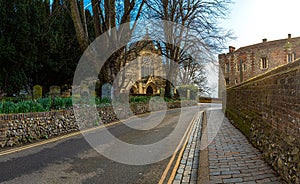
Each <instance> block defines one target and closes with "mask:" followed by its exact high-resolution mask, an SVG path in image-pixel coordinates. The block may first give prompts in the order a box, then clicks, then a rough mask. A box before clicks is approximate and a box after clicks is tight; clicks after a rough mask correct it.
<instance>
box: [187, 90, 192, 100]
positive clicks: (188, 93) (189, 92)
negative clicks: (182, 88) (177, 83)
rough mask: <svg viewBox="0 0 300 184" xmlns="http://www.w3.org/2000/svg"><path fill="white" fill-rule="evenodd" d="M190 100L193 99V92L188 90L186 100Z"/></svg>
mask: <svg viewBox="0 0 300 184" xmlns="http://www.w3.org/2000/svg"><path fill="white" fill-rule="evenodd" d="M190 98H191V90H189V89H188V90H187V92H186V99H187V100H190Z"/></svg>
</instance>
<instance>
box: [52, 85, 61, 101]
mask: <svg viewBox="0 0 300 184" xmlns="http://www.w3.org/2000/svg"><path fill="white" fill-rule="evenodd" d="M60 92H61V91H60V87H59V86H50V88H49V95H50V97H52V98H53V97H60Z"/></svg>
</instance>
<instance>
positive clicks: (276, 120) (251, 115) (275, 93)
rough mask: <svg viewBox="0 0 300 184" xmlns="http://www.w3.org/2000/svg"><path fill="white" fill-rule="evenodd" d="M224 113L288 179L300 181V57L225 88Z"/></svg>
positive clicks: (295, 181) (293, 181)
mask: <svg viewBox="0 0 300 184" xmlns="http://www.w3.org/2000/svg"><path fill="white" fill-rule="evenodd" d="M226 97H227V100H226V103H227V104H226V115H227V116H228V117H229V119H231V120H232V123H233V124H234V125H235V126H236V127H238V128H239V129H240V130H241V131H242V132H243V133H244V134H245V135H246V136H247V137H248V139H249V140H250V141H251V143H252V144H253V145H254V146H255V147H257V148H258V149H260V150H261V151H262V152H263V155H264V158H265V159H266V161H267V162H268V163H269V164H270V165H271V166H272V167H273V168H274V169H275V170H276V171H277V172H278V173H279V174H280V175H281V176H282V177H283V178H284V180H285V181H287V182H288V183H300V60H298V61H295V62H293V63H289V64H287V65H285V66H282V67H279V68H276V69H274V70H272V71H270V72H268V73H265V74H263V75H261V76H258V77H256V78H253V79H251V80H249V81H246V82H244V83H242V84H240V85H237V86H235V87H232V88H229V89H227V91H226Z"/></svg>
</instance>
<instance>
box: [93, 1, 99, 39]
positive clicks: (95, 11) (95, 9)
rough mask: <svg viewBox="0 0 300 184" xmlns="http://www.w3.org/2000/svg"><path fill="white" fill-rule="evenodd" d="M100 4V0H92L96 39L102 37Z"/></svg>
mask: <svg viewBox="0 0 300 184" xmlns="http://www.w3.org/2000/svg"><path fill="white" fill-rule="evenodd" d="M98 7H99V4H98V0H92V9H93V21H94V30H95V36H96V38H97V37H98V36H100V34H101V32H100V18H99V17H100V14H99V9H98Z"/></svg>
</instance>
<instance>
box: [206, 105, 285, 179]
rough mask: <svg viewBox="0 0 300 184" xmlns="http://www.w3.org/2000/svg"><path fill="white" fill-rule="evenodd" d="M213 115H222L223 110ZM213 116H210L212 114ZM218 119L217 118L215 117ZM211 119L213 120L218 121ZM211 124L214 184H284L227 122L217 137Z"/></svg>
mask: <svg viewBox="0 0 300 184" xmlns="http://www.w3.org/2000/svg"><path fill="white" fill-rule="evenodd" d="M210 113H222V112H221V110H216V111H214V112H213V111H211V112H210ZM208 115H209V113H208ZM214 116H215V115H214ZM214 116H210V117H212V118H213V117H214ZM209 124H210V121H208V131H209V132H208V137H209V138H208V139H211V140H212V142H211V144H210V145H209V146H208V158H209V173H210V174H209V179H210V183H282V182H281V180H280V178H279V177H278V176H277V175H276V174H275V172H274V171H273V170H272V169H271V167H269V166H268V165H267V164H266V163H265V162H264V161H263V159H262V155H261V153H260V152H259V151H258V150H257V149H256V148H254V147H253V146H252V145H251V144H250V143H249V142H248V140H247V139H246V138H245V136H244V135H243V134H242V133H241V132H240V131H239V130H237V129H236V128H235V127H234V126H233V125H232V124H231V123H230V122H229V121H228V119H227V118H224V121H223V123H222V125H221V127H220V129H219V131H218V133H217V135H216V137H214V139H213V137H210V136H212V135H214V134H211V133H210V132H213V131H215V128H209V127H213V126H210V125H209Z"/></svg>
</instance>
